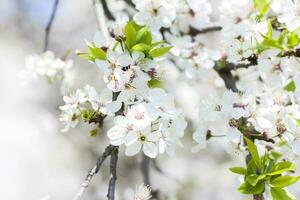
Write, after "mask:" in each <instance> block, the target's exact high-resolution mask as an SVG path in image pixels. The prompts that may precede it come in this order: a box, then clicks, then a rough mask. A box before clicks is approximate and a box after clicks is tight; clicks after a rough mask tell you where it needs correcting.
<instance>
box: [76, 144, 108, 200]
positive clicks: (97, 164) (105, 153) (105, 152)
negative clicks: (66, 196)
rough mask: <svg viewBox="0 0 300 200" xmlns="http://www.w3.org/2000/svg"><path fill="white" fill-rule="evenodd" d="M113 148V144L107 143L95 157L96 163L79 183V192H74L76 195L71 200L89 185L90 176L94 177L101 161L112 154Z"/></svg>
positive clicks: (78, 196)
mask: <svg viewBox="0 0 300 200" xmlns="http://www.w3.org/2000/svg"><path fill="white" fill-rule="evenodd" d="M113 149H114V146H112V145H109V146H107V147H106V148H105V151H104V152H103V154H102V155H101V156H100V157H99V158H98V159H97V162H96V165H95V166H94V167H93V168H92V169H91V170H90V171H89V173H88V174H87V176H86V178H85V180H84V182H83V183H82V185H81V188H80V190H79V192H78V193H77V194H76V196H75V197H74V198H73V200H77V199H80V198H81V197H82V195H83V193H84V191H85V190H86V188H87V187H89V185H90V183H91V180H92V178H93V177H94V175H95V174H97V173H98V171H99V169H100V167H101V165H102V163H103V162H104V161H105V159H106V158H107V157H108V156H110V155H111V154H112V151H113Z"/></svg>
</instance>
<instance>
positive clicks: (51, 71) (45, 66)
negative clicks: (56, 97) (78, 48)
mask: <svg viewBox="0 0 300 200" xmlns="http://www.w3.org/2000/svg"><path fill="white" fill-rule="evenodd" d="M72 65H73V61H72V60H67V61H65V60H62V59H60V58H57V57H55V55H54V53H53V52H52V51H47V52H45V53H43V54H41V55H38V54H35V55H31V56H28V57H27V58H26V63H25V66H26V70H24V71H22V74H21V76H24V77H29V76H30V77H32V78H34V79H37V78H38V77H45V78H47V80H48V81H49V82H53V81H55V80H63V79H64V77H65V76H66V75H67V74H68V71H69V70H70V69H71V67H72Z"/></svg>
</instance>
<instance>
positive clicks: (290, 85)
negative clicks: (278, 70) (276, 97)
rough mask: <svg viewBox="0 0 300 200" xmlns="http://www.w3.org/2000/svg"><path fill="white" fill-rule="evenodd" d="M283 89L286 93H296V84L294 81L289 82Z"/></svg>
mask: <svg viewBox="0 0 300 200" xmlns="http://www.w3.org/2000/svg"><path fill="white" fill-rule="evenodd" d="M284 89H285V90H286V91H288V92H295V91H296V84H295V82H294V81H291V82H289V83H288V84H287V85H286V86H284Z"/></svg>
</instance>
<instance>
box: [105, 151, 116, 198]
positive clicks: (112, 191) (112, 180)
mask: <svg viewBox="0 0 300 200" xmlns="http://www.w3.org/2000/svg"><path fill="white" fill-rule="evenodd" d="M118 153H119V147H118V146H114V147H113V150H112V152H111V156H110V179H109V185H108V193H107V198H108V200H114V199H115V187H116V181H117V163H118Z"/></svg>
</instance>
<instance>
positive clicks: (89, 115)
mask: <svg viewBox="0 0 300 200" xmlns="http://www.w3.org/2000/svg"><path fill="white" fill-rule="evenodd" d="M96 115H97V113H96V111H94V110H82V111H81V114H80V116H81V119H82V120H83V121H84V122H90V121H91V120H92V119H94V117H96Z"/></svg>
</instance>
